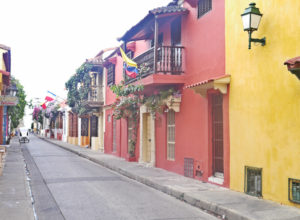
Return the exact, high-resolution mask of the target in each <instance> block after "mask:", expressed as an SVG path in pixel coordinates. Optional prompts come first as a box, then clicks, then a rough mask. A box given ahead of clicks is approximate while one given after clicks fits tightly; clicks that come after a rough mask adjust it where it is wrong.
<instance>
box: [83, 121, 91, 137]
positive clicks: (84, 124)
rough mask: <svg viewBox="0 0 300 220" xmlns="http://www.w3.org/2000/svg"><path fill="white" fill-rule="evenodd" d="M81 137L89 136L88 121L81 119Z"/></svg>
mask: <svg viewBox="0 0 300 220" xmlns="http://www.w3.org/2000/svg"><path fill="white" fill-rule="evenodd" d="M81 136H86V137H87V136H89V119H88V118H82V119H81Z"/></svg>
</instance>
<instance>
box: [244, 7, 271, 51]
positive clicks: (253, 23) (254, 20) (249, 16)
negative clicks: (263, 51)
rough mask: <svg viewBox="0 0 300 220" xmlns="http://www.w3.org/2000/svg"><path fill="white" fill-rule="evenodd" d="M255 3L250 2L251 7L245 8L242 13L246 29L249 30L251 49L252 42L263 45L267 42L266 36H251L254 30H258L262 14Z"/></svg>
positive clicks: (249, 47)
mask: <svg viewBox="0 0 300 220" xmlns="http://www.w3.org/2000/svg"><path fill="white" fill-rule="evenodd" d="M255 5H256V4H255V3H250V4H249V7H248V8H246V9H245V11H244V13H243V14H241V16H242V20H243V26H244V31H248V34H249V46H248V49H251V42H256V43H261V45H262V46H264V45H265V44H266V38H265V37H264V38H261V39H256V38H251V35H252V32H253V31H257V29H258V26H259V23H260V19H261V17H262V14H261V13H260V11H259V9H258V8H256V7H255Z"/></svg>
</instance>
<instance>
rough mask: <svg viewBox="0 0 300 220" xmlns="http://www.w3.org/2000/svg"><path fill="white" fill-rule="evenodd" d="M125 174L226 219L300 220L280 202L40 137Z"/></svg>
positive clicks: (298, 212)
mask: <svg viewBox="0 0 300 220" xmlns="http://www.w3.org/2000/svg"><path fill="white" fill-rule="evenodd" d="M40 138H41V139H44V140H46V141H48V142H51V143H53V144H55V145H57V146H60V147H62V148H64V149H66V150H69V151H71V152H73V153H76V154H78V155H79V156H82V157H84V158H87V159H89V160H91V161H93V162H95V163H98V164H100V165H102V166H104V167H107V168H109V169H111V170H114V171H116V172H118V173H120V174H122V175H124V176H127V177H129V178H131V179H134V180H136V181H139V182H141V183H143V184H146V185H148V186H150V187H152V188H155V189H157V190H160V191H162V192H164V193H167V194H169V195H171V196H173V197H175V198H177V199H180V200H183V201H185V202H187V203H189V204H191V205H193V206H196V207H199V208H201V209H204V210H207V211H208V212H211V213H214V214H217V215H219V216H223V217H224V216H225V218H224V219H228V220H254V219H257V220H265V219H268V220H271V219H278V220H279V219H280V220H298V219H299V220H300V209H297V208H293V207H289V206H283V205H279V204H277V203H275V202H270V201H266V200H263V199H259V198H256V197H252V196H248V195H246V194H244V193H239V192H235V191H232V190H229V189H227V188H223V187H219V186H216V185H213V184H209V183H202V182H200V181H198V180H195V179H191V178H187V177H184V176H181V175H178V174H175V173H171V172H168V171H166V170H163V169H159V168H153V167H146V166H144V165H142V164H139V163H136V162H127V161H125V160H124V159H122V158H118V157H115V156H112V155H108V154H104V153H101V152H97V151H92V150H90V149H86V148H81V147H79V146H75V145H72V144H68V143H64V142H62V141H58V140H53V139H48V138H44V137H40Z"/></svg>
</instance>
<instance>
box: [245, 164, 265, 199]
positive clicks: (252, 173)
mask: <svg viewBox="0 0 300 220" xmlns="http://www.w3.org/2000/svg"><path fill="white" fill-rule="evenodd" d="M244 187H245V193H247V194H249V195H252V196H257V197H261V196H262V169H261V168H256V167H248V166H246V167H245V186H244Z"/></svg>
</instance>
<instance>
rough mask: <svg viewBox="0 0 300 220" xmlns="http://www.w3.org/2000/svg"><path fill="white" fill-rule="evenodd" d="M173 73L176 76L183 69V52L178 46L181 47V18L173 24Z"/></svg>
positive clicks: (171, 57) (171, 56) (171, 55)
mask: <svg viewBox="0 0 300 220" xmlns="http://www.w3.org/2000/svg"><path fill="white" fill-rule="evenodd" d="M171 46H172V47H171V51H170V52H171V54H170V59H171V60H170V63H171V73H172V74H176V73H179V72H181V69H182V59H181V57H182V54H181V53H182V51H181V49H180V48H178V46H181V16H179V17H177V18H176V19H175V20H174V21H173V22H172V23H171Z"/></svg>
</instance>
